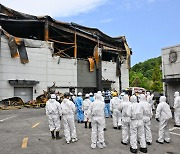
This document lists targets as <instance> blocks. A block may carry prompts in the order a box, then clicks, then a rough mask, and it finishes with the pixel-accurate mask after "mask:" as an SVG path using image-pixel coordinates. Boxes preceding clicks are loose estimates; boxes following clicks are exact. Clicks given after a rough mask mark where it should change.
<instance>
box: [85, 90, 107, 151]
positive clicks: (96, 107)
mask: <svg viewBox="0 0 180 154" xmlns="http://www.w3.org/2000/svg"><path fill="white" fill-rule="evenodd" d="M104 106H105V105H104V102H102V96H101V94H98V93H97V94H96V99H95V101H94V102H92V103H91V105H90V107H89V111H88V117H91V123H92V133H91V142H92V144H91V148H93V149H94V148H96V144H97V146H98V147H99V148H104V147H106V145H105V142H104V130H103V129H104V125H105V117H104Z"/></svg>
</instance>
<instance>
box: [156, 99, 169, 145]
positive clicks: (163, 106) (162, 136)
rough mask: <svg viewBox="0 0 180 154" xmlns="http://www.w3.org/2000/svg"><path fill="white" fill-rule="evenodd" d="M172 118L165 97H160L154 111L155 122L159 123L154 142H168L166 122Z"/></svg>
mask: <svg viewBox="0 0 180 154" xmlns="http://www.w3.org/2000/svg"><path fill="white" fill-rule="evenodd" d="M170 118H172V113H171V110H170V107H169V105H168V104H167V103H166V97H165V96H161V97H160V102H159V104H158V106H157V109H156V120H158V121H159V138H158V140H157V141H156V142H158V143H163V142H167V143H169V142H170V134H169V128H168V121H169V119H170Z"/></svg>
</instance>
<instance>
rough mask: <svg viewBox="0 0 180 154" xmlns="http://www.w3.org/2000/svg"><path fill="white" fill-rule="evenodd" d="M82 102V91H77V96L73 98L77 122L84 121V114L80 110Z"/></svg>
mask: <svg viewBox="0 0 180 154" xmlns="http://www.w3.org/2000/svg"><path fill="white" fill-rule="evenodd" d="M82 103H83V99H82V93H81V92H79V93H78V96H77V98H76V99H75V105H76V108H77V120H78V123H83V121H84V114H83V111H82Z"/></svg>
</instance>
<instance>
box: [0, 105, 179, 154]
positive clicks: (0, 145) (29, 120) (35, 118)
mask: <svg viewBox="0 0 180 154" xmlns="http://www.w3.org/2000/svg"><path fill="white" fill-rule="evenodd" d="M173 122H174V120H173V119H172V120H171V122H170V129H171V140H172V141H171V143H170V144H167V143H166V144H165V143H164V144H163V145H159V144H158V143H156V142H155V141H156V139H157V137H158V123H157V122H156V121H155V119H152V134H153V144H152V145H150V146H148V153H149V154H180V129H175V128H173V124H174V123H173ZM106 125H107V131H105V140H106V145H107V147H106V148H104V149H98V148H96V149H91V147H90V144H91V140H90V135H91V130H90V129H85V128H84V124H78V123H76V127H77V135H78V139H79V140H78V142H76V143H70V144H66V143H65V139H64V136H63V128H62V129H61V131H60V135H61V136H62V137H63V138H62V139H61V140H51V135H50V132H49V128H48V121H47V117H46V115H45V109H44V108H41V109H27V108H23V109H19V110H7V111H4V110H0V154H92V153H96V154H129V153H130V152H129V145H127V146H125V145H122V144H121V143H120V141H121V130H114V129H113V128H112V119H111V118H108V119H106ZM173 129H174V130H173ZM139 153H140V152H139Z"/></svg>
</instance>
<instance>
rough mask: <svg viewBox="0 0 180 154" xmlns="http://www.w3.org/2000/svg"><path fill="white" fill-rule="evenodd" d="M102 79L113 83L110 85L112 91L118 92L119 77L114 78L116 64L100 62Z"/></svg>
mask: <svg viewBox="0 0 180 154" xmlns="http://www.w3.org/2000/svg"><path fill="white" fill-rule="evenodd" d="M102 79H103V80H109V81H115V83H112V84H111V87H112V89H113V88H114V89H115V90H117V91H119V76H116V63H115V62H108V61H102Z"/></svg>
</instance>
